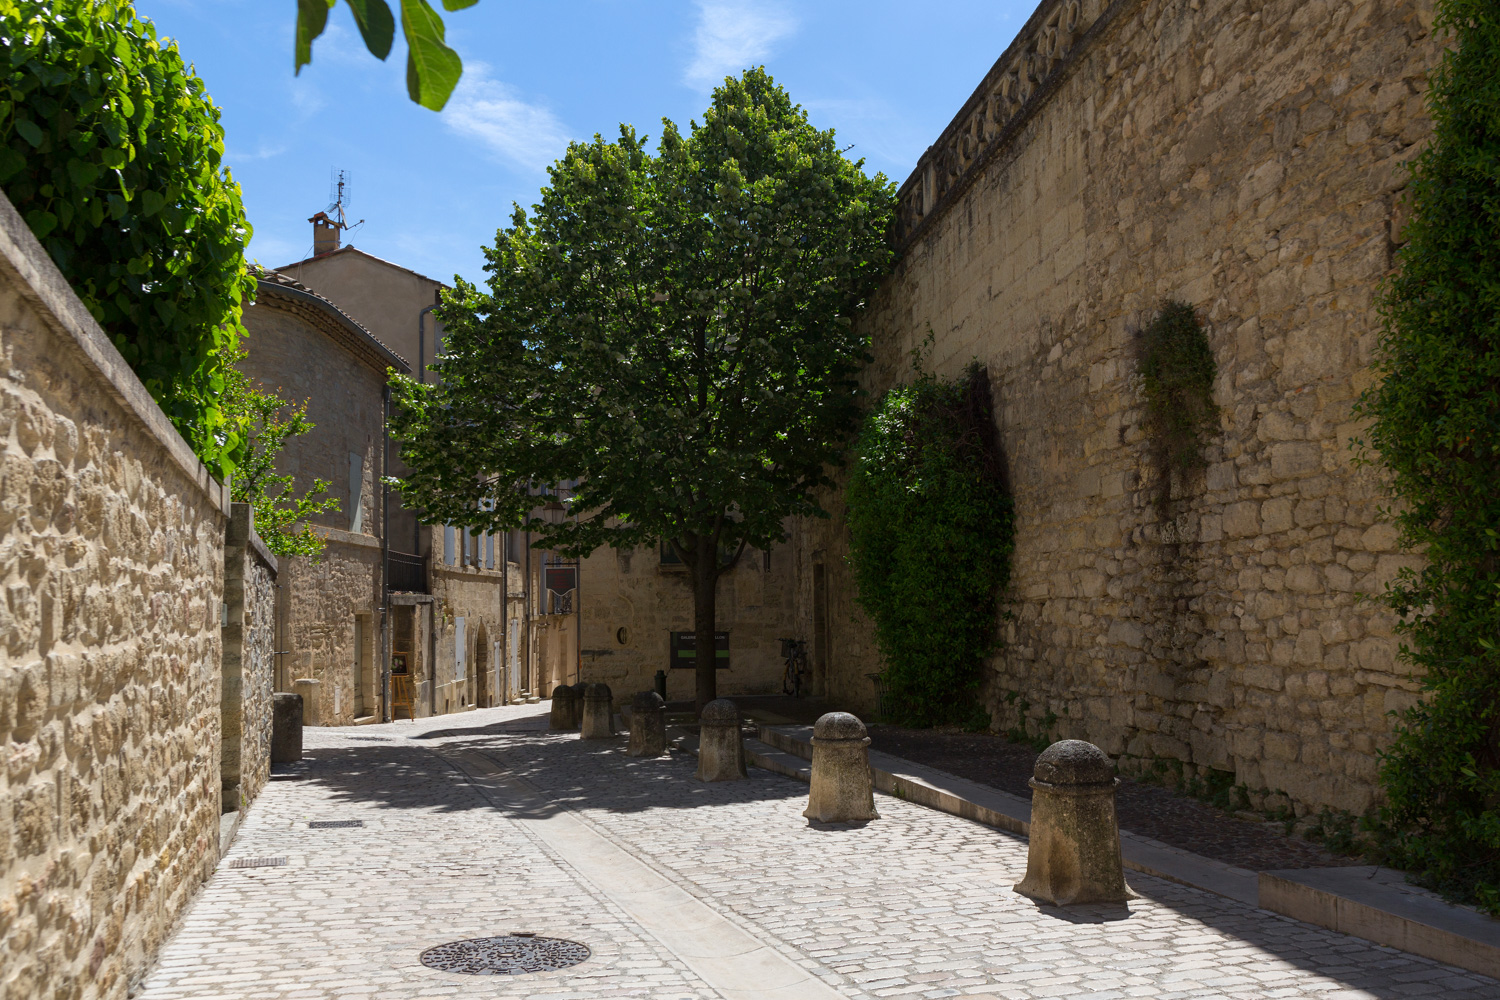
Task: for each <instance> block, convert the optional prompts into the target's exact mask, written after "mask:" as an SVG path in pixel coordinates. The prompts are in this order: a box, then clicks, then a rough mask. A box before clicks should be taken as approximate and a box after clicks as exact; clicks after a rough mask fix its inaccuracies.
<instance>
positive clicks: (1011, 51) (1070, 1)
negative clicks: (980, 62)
mask: <svg viewBox="0 0 1500 1000" xmlns="http://www.w3.org/2000/svg"><path fill="white" fill-rule="evenodd" d="M1141 2H1142V0H1105V3H1106V6H1105V7H1104V9H1103V10H1102V11H1100V13H1099V16H1098V17H1096V18H1095V19H1094V20H1093V22H1092V23H1090V24H1088V25H1083V24H1082V23H1081V13H1080V7H1081V0H1042V2H1041V3H1039V4H1038V5H1037V8H1036V10H1035V11H1033V12H1032V14H1031V17H1029V18H1028V19H1027V21H1026V24H1025V26H1023V27H1022V28H1021V30H1020V31H1019V32H1017V33H1016V37H1015V39H1014V40H1013V41H1012V42H1011V43H1010V45H1008V46H1006V49H1005V51H1004V52H1003V53H1002V54H1001V56H1000V58H999V59H997V60H995V63H994V65H993V66H991V67H990V70H989V72H987V73H986V74H985V75H984V79H983V80H981V81H980V83H979V86H978V87H976V88H975V89H974V92H973V93H972V94H971V95H970V96H969V99H968V100H966V101H965V102H964V103H963V106H962V107H961V108H959V111H958V114H956V115H954V116H953V120H952V121H950V122H949V123H948V125H947V127H946V128H944V129H943V131H942V132H941V133H940V134H939V135H938V138H937V140H936V141H935V142H933V144H932V145H931V146H928V147H927V149H926V150H925V151H924V152H923V153H922V155H921V156H920V157H918V158H917V165H916V167H915V168H914V169H913V170H912V172H911V174H910V175H909V176H908V177H907V178H906V180H905V181H904V182H903V183H902V184H901V187H900V188H899V189H898V190H897V192H896V205H897V207H896V215H897V219H896V229H897V245H898V246H899V247H900V248H901V249H903V250H904V249H906V248H908V247H910V246H911V245H912V244H913V243H915V242H916V241H917V239H918V237H920V236H922V235H924V234H925V233H927V232H928V231H929V230H930V229H931V227H932V223H933V220H935V219H937V218H940V217H941V216H943V215H945V214H946V213H947V211H948V209H949V208H951V207H952V206H953V205H954V204H955V203H956V202H957V201H958V200H959V199H960V198H961V197H963V195H964V193H965V192H966V191H968V189H969V188H970V187H972V186H973V184H974V182H975V181H977V180H978V179H979V177H980V175H981V174H983V173H984V168H985V167H986V166H988V165H989V163H990V162H991V161H992V160H994V159H995V157H996V156H998V155H999V153H1000V152H1001V151H1002V150H1004V149H1006V148H1008V147H1010V146H1011V145H1013V144H1014V143H1015V141H1016V140H1017V139H1018V138H1019V136H1020V135H1021V133H1022V131H1023V130H1024V129H1025V127H1026V125H1027V124H1028V123H1029V122H1030V121H1031V120H1032V119H1033V118H1035V117H1036V116H1037V115H1038V114H1039V113H1040V112H1041V110H1042V107H1043V105H1045V104H1046V103H1047V101H1048V99H1049V98H1051V96H1052V95H1053V94H1054V93H1055V92H1056V91H1057V89H1058V88H1059V87H1060V86H1061V85H1062V83H1063V81H1064V80H1065V79H1067V77H1068V76H1069V75H1070V74H1071V72H1072V70H1073V68H1074V67H1075V66H1076V65H1077V64H1078V62H1079V60H1080V59H1081V57H1082V56H1083V54H1084V53H1086V52H1088V51H1089V50H1090V49H1092V48H1093V47H1094V46H1095V45H1096V44H1097V43H1098V41H1099V40H1100V39H1101V38H1103V36H1104V34H1105V33H1106V32H1107V31H1108V30H1109V29H1110V28H1111V27H1112V26H1113V25H1114V24H1115V22H1116V21H1117V20H1118V19H1119V17H1120V15H1121V14H1123V13H1124V12H1125V11H1126V10H1127V9H1129V8H1132V7H1136V6H1139V5H1140V4H1141ZM1070 15H1071V16H1072V17H1074V19H1075V22H1077V23H1075V25H1074V28H1073V29H1072V31H1073V32H1076V33H1073V34H1071V36H1070V34H1069V32H1068V31H1061V32H1060V31H1059V22H1061V21H1063V20H1065V19H1066V18H1068V17H1069V16H1070ZM1069 38H1071V40H1070V41H1069ZM1063 45H1066V46H1067V48H1066V50H1065V51H1063V52H1061V53H1059V52H1057V51H1056V50H1057V49H1059V48H1062V47H1063ZM1044 50H1046V51H1044ZM1012 71H1014V72H1012Z"/></svg>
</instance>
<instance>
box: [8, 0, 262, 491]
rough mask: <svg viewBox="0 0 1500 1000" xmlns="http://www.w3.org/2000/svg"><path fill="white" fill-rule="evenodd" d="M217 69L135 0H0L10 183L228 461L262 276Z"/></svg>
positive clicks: (201, 434)
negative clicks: (247, 321) (219, 99)
mask: <svg viewBox="0 0 1500 1000" xmlns="http://www.w3.org/2000/svg"><path fill="white" fill-rule="evenodd" d="M223 155H224V130H223V128H222V127H221V126H220V124H219V109H218V108H216V107H214V104H213V102H212V101H211V100H210V99H209V96H208V93H207V91H206V89H205V87H204V84H203V81H202V80H201V79H199V78H198V76H197V75H196V74H195V73H194V72H193V71H192V69H191V68H190V67H189V66H188V65H187V64H186V63H184V62H183V59H182V56H181V55H180V54H179V53H178V51H177V46H176V44H175V43H168V44H163V43H162V42H160V41H158V39H157V37H156V29H155V28H154V27H152V25H151V24H150V23H149V22H146V21H142V20H140V19H139V18H138V17H137V16H136V13H135V9H134V8H133V7H132V6H131V4H130V3H129V2H126V0H120V2H104V0H47V2H39V0H24V2H15V0H0V185H4V188H5V193H6V195H7V196H8V197H9V198H10V200H11V202H12V203H13V204H14V205H15V206H16V210H17V211H19V212H20V213H21V215H22V217H23V218H25V219H26V222H27V224H28V225H29V226H30V227H31V230H32V232H34V233H35V234H36V236H37V239H39V240H41V242H42V246H44V247H46V249H47V252H48V254H50V255H51V257H52V259H53V260H54V261H55V262H56V263H57V266H58V269H59V270H61V271H62V273H63V276H64V277H65V278H67V280H68V283H69V284H70V285H72V286H73V290H74V291H75V292H77V293H78V297H79V298H80V299H81V300H82V301H83V303H84V305H85V306H87V307H88V309H89V312H91V313H92V314H93V316H94V318H95V319H96V320H98V321H99V325H100V326H101V327H103V328H104V332H105V333H107V334H109V336H110V339H111V340H112V341H113V342H114V344H115V346H116V347H117V348H119V350H120V353H121V354H123V355H124V357H125V360H126V361H127V362H129V364H130V366H131V368H133V369H134V370H135V373H136V374H137V375H138V376H140V379H141V381H142V382H143V383H145V386H146V388H147V390H149V391H150V393H151V395H152V397H153V398H154V399H155V400H156V402H157V403H158V404H159V405H160V406H161V408H162V409H163V410H164V411H165V412H166V414H167V416H168V417H170V418H171V420H172V423H173V424H174V425H175V426H176V427H177V429H178V431H180V432H181V433H182V436H183V437H184V438H186V439H187V441H188V443H189V444H190V445H191V446H192V447H193V450H194V451H195V452H197V454H198V456H199V457H200V458H201V459H203V461H204V462H205V463H207V464H208V466H209V467H210V468H212V469H214V471H216V472H217V473H219V474H220V475H221V476H225V475H228V474H229V472H230V471H232V469H233V468H234V465H235V463H236V462H237V461H239V459H240V458H241V457H242V456H243V454H244V451H245V438H244V433H243V431H244V428H243V427H242V426H240V424H239V423H238V422H237V420H236V419H235V418H233V417H232V416H230V415H229V414H227V413H226V412H225V410H224V408H223V407H222V406H221V405H220V395H221V393H222V392H223V390H224V378H225V374H226V371H227V369H228V368H229V366H230V364H231V363H232V362H233V360H234V358H235V357H236V351H237V348H238V343H239V338H240V336H241V335H242V334H243V332H244V327H243V326H242V325H241V322H240V316H241V310H242V306H243V304H244V301H245V299H246V298H248V297H249V296H251V295H253V294H254V291H255V279H254V278H253V277H251V276H250V275H249V273H248V271H247V270H246V267H245V258H244V249H245V244H246V243H247V242H248V241H249V239H250V225H249V223H248V222H247V221H246V220H245V209H244V206H243V204H242V203H241V201H240V188H239V185H238V184H236V183H235V182H234V180H233V178H231V177H230V175H229V171H228V170H227V169H225V168H224V167H223V165H222V159H223Z"/></svg>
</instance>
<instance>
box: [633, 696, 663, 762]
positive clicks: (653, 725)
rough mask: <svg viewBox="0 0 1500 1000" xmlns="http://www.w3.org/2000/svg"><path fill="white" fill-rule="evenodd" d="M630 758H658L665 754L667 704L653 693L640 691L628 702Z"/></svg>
mask: <svg viewBox="0 0 1500 1000" xmlns="http://www.w3.org/2000/svg"><path fill="white" fill-rule="evenodd" d="M625 752H626V753H627V754H629V755H630V756H632V757H660V756H661V755H662V754H664V753H666V752H667V703H666V702H664V701H662V700H661V696H660V695H659V694H657V693H656V692H655V691H642V692H641V693H640V694H638V695H636V696H635V697H634V698H632V699H631V701H630V746H629V747H628V748H627V749H626V751H625Z"/></svg>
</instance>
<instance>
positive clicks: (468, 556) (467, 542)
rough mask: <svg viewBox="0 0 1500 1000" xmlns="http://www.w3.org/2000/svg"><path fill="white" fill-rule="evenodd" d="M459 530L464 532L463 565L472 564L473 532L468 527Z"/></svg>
mask: <svg viewBox="0 0 1500 1000" xmlns="http://www.w3.org/2000/svg"><path fill="white" fill-rule="evenodd" d="M461 530H462V531H463V533H464V565H465V566H472V565H473V564H474V550H473V547H472V546H473V542H474V533H473V532H472V531H470V530H469V529H468V528H463V529H461Z"/></svg>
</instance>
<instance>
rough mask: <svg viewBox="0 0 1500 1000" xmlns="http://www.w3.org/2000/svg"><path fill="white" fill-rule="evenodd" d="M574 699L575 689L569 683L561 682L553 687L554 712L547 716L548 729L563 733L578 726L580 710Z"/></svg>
mask: <svg viewBox="0 0 1500 1000" xmlns="http://www.w3.org/2000/svg"><path fill="white" fill-rule="evenodd" d="M573 701H574V698H573V689H572V688H571V687H569V686H568V685H566V684H559V685H558V686H557V687H555V688H553V689H552V712H551V714H550V715H549V716H548V717H547V728H548V729H550V730H552V731H553V732H554V733H561V732H566V731H567V730H569V729H577V728H578V722H577V717H578V710H577V706H576V705H574V704H573Z"/></svg>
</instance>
